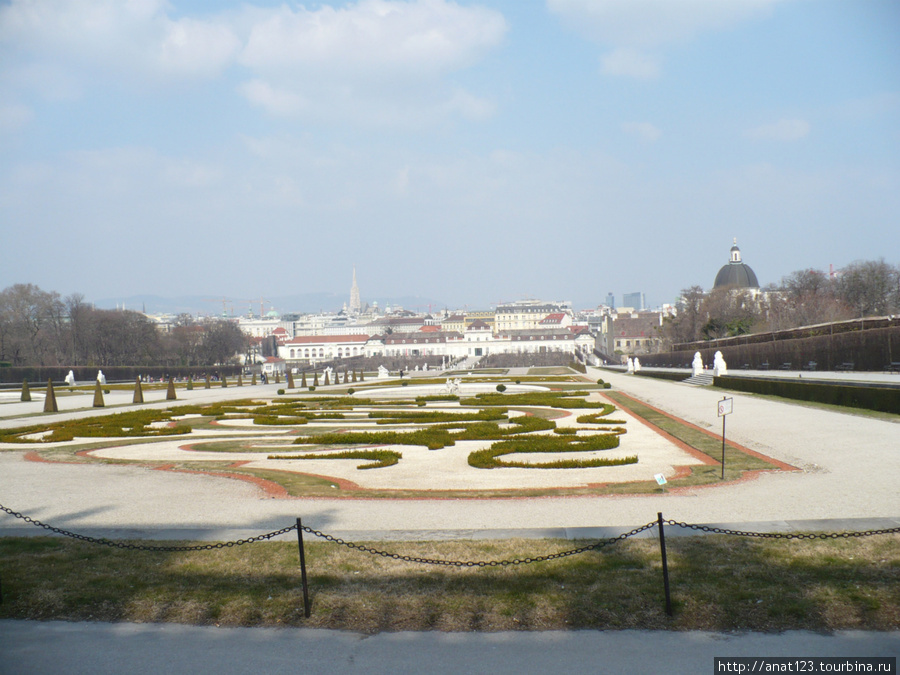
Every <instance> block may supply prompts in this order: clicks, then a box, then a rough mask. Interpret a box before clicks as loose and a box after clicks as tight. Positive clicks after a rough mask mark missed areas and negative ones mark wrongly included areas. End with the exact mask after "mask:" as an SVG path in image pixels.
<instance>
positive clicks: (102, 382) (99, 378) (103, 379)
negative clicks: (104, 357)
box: [97, 370, 106, 387]
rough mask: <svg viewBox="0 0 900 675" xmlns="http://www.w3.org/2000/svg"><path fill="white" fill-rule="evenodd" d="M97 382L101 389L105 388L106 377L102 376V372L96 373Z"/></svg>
mask: <svg viewBox="0 0 900 675" xmlns="http://www.w3.org/2000/svg"><path fill="white" fill-rule="evenodd" d="M97 382H99V383H100V386H101V387H105V386H106V375H104V374H103V371H102V370H98V371H97Z"/></svg>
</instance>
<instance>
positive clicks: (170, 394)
mask: <svg viewBox="0 0 900 675" xmlns="http://www.w3.org/2000/svg"><path fill="white" fill-rule="evenodd" d="M166 400H167V401H176V400H178V397H177V396H175V380H173V379H172V378H171V377H170V378H169V388H168V389H166Z"/></svg>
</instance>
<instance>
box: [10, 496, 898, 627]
mask: <svg viewBox="0 0 900 675" xmlns="http://www.w3.org/2000/svg"><path fill="white" fill-rule="evenodd" d="M0 511H2V512H4V513H6V514H8V515H10V516H12V517H14V518H17V519H19V520H22V521H24V522H26V523H28V524H30V525H34V526H35V527H39V528H42V529H44V530H47V531H48V532H52V533H54V534H58V535H62V536H64V537H70V538H72V539H77V540H78V541H83V542H86V543H90V544H99V545H101V546H108V547H111V548H118V549H127V550H134V551H160V552H176V551H210V550H215V549H222V548H232V547H235V546H243V545H244V544H252V543H255V542H261V541H268V540H271V539H273V538H275V537H278V536H280V535H283V534H287V533H288V532H293V531H296V532H297V543H298V546H299V554H300V569H301V585H302V588H303V606H304V612H303V613H304V616H306V617H307V618H309V616H310V611H311V605H310V597H309V584H308V581H307V575H306V554H305V552H304V544H303V533H304V532H306V533H308V534H311V535H313V536H315V537H318V538H320V539H324V540H325V541H327V542H330V543H333V544H337V545H338V546H343V547H346V548H348V549H351V550H355V551H360V552H361V553H367V554H369V555H374V556H380V557H383V558H389V559H392V560H398V561H402V562H408V563H416V564H421V565H438V566H442V567H456V568H462V567H467V568H473V567H477V568H484V567H508V566H516V565H529V564H532V563H539V562H547V561H550V560H559V559H561V558H568V557H570V556H575V555H579V554H581V553H586V552H588V551H599V550H601V549H603V548H605V547H607V546H610V545H612V544H615V543H617V542H620V541H624V540H626V539H628V538H630V537H634V536H635V535H638V534H640V533H641V532H646V531H647V530H651V529H653V528H657V529H658V533H659V544H660V554H661V558H662V572H663V585H664V592H665V603H666V614H667V615H668V616H672V602H671V594H670V589H669V569H668V563H667V559H666V543H665V526H666V525H669V526H671V527H680V528H682V529H688V530H693V531H697V532H702V533H705V534H721V535H729V536H737V537H756V538H763V539H786V540H791V539H797V540H803V539H820V540H824V539H851V538H859V537H869V536H875V535H882V534H897V533H900V527H893V528H884V529H879V530H866V531H861V532H818V533H809V532H748V531H743V530H731V529H728V528H723V527H714V526H710V525H697V524H692V523H685V522H681V521H676V520H664V519H663V516H662V513H658V514H657V519H656V520H655V521H651V522H649V523H647V524H646V525H641V526H640V527H636V528H634V529H633V530H631V531H629V532H624V533H622V534H620V535H618V536H616V537H610V538H608V539H601V540H599V541H596V542H594V543H592V544H587V545H585V546H579V547H577V548H572V549H568V550H566V551H560V552H558V553H550V554H548V555H541V556H534V557H528V558H513V559H507V560H444V559H440V558H420V557H417V556H411V555H403V554H400V553H392V552H390V551H385V550H382V549H378V548H374V547H372V546H366V545H365V544H358V543H356V542H352V541H345V540H344V539H341V538H340V537H335V536H334V535H331V534H327V533H325V532H321V531H320V530H316V529H313V528H311V527H307V526H305V525H303V523H302V521H301V519H300V518H297V522H296V524H294V525H290V526H288V527H283V528H281V529H280V530H274V531H272V532H267V533H265V534H260V535H257V536H255V537H248V538H246V539H238V540H235V541H224V542H216V543H212V544H199V545H195V546H155V545H154V546H149V545H145V544H134V543H130V542H122V541H113V540H110V539H106V538H102V537H100V538H98V537H89V536H87V535H84V534H78V533H77V532H71V531H69V530H64V529H62V528H59V527H54V526H53V525H48V524H47V523H43V522H41V521H40V520H37V519H35V518H31V517H30V516H27V515H24V514H22V513H19V512H18V511H14V510H13V509H10V508H7V507H6V506H3V505H2V504H0ZM2 602H3V595H2V590H0V603H2Z"/></svg>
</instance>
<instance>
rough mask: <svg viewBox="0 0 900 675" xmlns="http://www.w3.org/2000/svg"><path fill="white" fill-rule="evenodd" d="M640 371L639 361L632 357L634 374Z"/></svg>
mask: <svg viewBox="0 0 900 675" xmlns="http://www.w3.org/2000/svg"><path fill="white" fill-rule="evenodd" d="M640 369H641V360H640V359H639V358H638V357H636V356H635V357H634V372H638V371H639V370H640Z"/></svg>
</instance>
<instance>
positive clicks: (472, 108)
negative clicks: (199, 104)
mask: <svg viewBox="0 0 900 675" xmlns="http://www.w3.org/2000/svg"><path fill="white" fill-rule="evenodd" d="M506 30H507V25H506V21H505V19H504V18H503V16H502V15H501V14H500V13H498V12H495V11H493V10H489V9H485V8H481V7H477V6H474V7H462V6H460V5H457V4H454V3H451V2H446V1H445V0H419V1H417V2H396V1H389V0H361V1H360V2H358V3H356V4H351V5H347V6H346V7H342V8H337V9H336V8H334V7H329V6H324V7H320V8H317V9H314V10H312V9H306V8H304V7H300V8H298V9H291V8H289V7H287V6H282V7H280V8H279V9H277V10H274V11H272V12H269V13H268V14H266V15H265V16H260V15H258V16H257V20H256V21H255V22H254V23H253V26H252V28H251V30H250V33H249V36H248V38H247V44H246V47H245V49H244V50H243V52H242V53H241V56H240V59H239V61H240V63H241V65H243V66H245V67H247V68H248V69H249V70H250V71H251V72H252V73H254V75H255V78H256V82H255V83H254V84H253V85H252V86H245V87H242V88H241V91H242V93H244V95H245V96H247V97H248V98H250V100H252V101H253V102H254V103H255V104H258V105H262V106H264V107H265V108H266V109H267V110H269V111H270V112H272V113H274V114H280V115H286V114H303V115H308V116H311V117H314V118H317V119H339V120H351V121H354V122H362V123H365V124H376V125H384V124H389V125H413V126H422V125H425V124H431V123H434V122H436V121H440V120H443V119H447V118H456V117H462V118H464V119H470V120H480V119H484V118H486V117H489V116H490V115H492V114H493V112H494V108H495V106H494V103H493V102H491V101H489V100H486V99H484V98H483V97H479V96H477V95H476V94H473V93H471V92H469V91H466V90H464V89H461V88H451V87H450V86H449V85H448V84H447V83H446V82H444V80H443V78H444V76H445V75H446V74H447V73H449V72H453V71H456V70H459V69H462V68H466V67H468V66H471V65H472V64H474V63H475V62H477V61H478V60H479V59H480V58H482V57H483V55H484V54H485V53H486V52H487V51H489V50H490V49H492V48H494V47H496V46H497V45H498V44H499V43H500V42H501V40H502V39H503V36H504V35H505V33H506ZM263 84H265V85H266V86H267V87H268V90H265V89H264V88H263ZM273 92H278V96H275V95H273ZM264 94H265V95H264ZM301 101H302V102H304V105H300V102H301Z"/></svg>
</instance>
